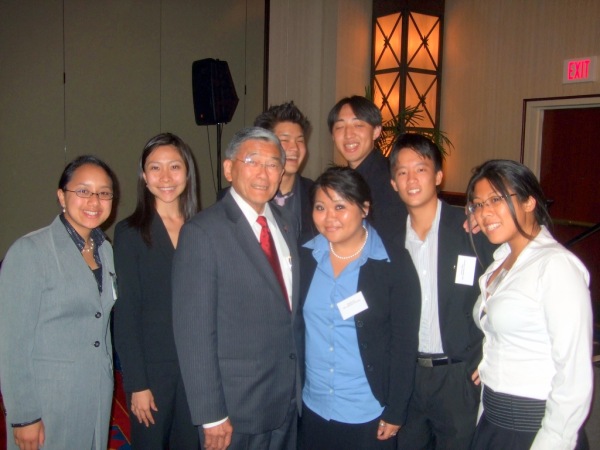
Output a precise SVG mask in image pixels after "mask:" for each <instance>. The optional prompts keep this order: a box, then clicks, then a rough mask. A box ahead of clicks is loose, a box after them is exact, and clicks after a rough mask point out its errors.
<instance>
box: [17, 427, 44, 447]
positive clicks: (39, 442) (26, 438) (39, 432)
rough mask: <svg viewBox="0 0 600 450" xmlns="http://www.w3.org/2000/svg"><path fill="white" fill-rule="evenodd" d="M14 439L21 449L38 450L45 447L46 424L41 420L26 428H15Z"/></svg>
mask: <svg viewBox="0 0 600 450" xmlns="http://www.w3.org/2000/svg"><path fill="white" fill-rule="evenodd" d="M13 437H14V438H15V444H17V446H18V447H19V449H21V450H38V449H39V448H42V447H43V446H44V441H45V440H46V434H45V432H44V422H43V421H41V420H40V421H39V422H36V423H32V424H31V425H26V426H24V427H15V428H13Z"/></svg>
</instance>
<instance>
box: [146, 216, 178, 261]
mask: <svg viewBox="0 0 600 450" xmlns="http://www.w3.org/2000/svg"><path fill="white" fill-rule="evenodd" d="M151 231H152V233H151V234H152V239H153V241H152V245H154V246H156V249H157V250H158V251H160V252H161V253H162V254H163V256H164V257H165V258H166V259H167V260H168V261H170V260H172V259H173V255H174V253H175V249H174V248H173V243H172V242H171V238H170V237H169V232H168V231H167V228H166V227H165V224H164V223H163V221H162V219H161V218H160V216H159V215H158V213H156V212H155V213H154V218H153V219H152V230H151Z"/></svg>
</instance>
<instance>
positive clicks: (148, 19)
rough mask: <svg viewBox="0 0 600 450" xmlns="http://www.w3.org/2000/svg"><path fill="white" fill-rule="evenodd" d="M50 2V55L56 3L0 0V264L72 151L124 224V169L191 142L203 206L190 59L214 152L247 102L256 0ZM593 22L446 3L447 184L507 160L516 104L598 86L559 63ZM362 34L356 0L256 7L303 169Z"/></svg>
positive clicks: (585, 50)
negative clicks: (206, 84) (153, 142)
mask: <svg viewBox="0 0 600 450" xmlns="http://www.w3.org/2000/svg"><path fill="white" fill-rule="evenodd" d="M64 6H65V9H64V19H65V20H64V37H65V41H64V42H65V45H64V48H63V0H45V1H43V2H40V1H33V0H2V1H0V57H1V58H2V60H1V64H2V66H1V70H0V161H1V162H2V164H0V177H1V180H2V181H1V183H2V189H0V211H1V217H0V256H2V255H4V253H5V252H6V249H7V248H8V245H9V244H10V243H11V242H12V241H14V239H16V238H17V237H18V236H20V235H22V234H24V233H25V232H27V231H30V230H33V229H36V228H39V227H41V226H43V225H45V224H47V223H48V222H49V221H50V220H51V219H52V217H53V216H54V215H55V214H56V212H57V211H58V208H57V205H56V202H55V189H56V182H57V179H58V176H59V173H60V171H61V169H62V167H63V165H64V163H65V161H67V160H69V159H71V158H72V157H73V156H75V155H77V154H80V153H84V152H86V153H88V152H89V153H96V154H98V155H100V156H101V157H103V158H105V159H106V160H107V161H108V162H109V163H110V164H111V165H112V166H113V167H114V169H115V170H116V172H117V174H118V176H119V178H120V180H121V183H122V185H123V191H124V193H123V199H122V201H121V204H120V208H119V216H118V218H119V219H120V218H123V217H125V215H127V214H128V213H130V212H131V210H132V208H133V205H134V197H135V193H134V192H135V162H136V160H137V158H138V156H139V153H140V151H141V148H142V146H143V144H144V142H145V141H146V140H147V139H148V138H149V137H150V136H152V135H154V134H156V133H158V132H161V131H173V132H175V133H178V134H180V135H181V136H182V137H183V138H184V139H185V140H186V141H187V142H188V143H189V144H190V145H191V146H192V148H193V149H194V153H195V155H196V157H197V159H198V163H199V166H200V175H201V186H202V202H203V206H208V205H209V204H211V203H212V202H213V200H214V188H213V178H212V173H213V172H212V171H211V169H213V168H214V159H215V151H216V139H215V129H216V127H214V126H212V127H197V126H196V125H195V123H194V118H193V106H192V94H191V64H192V62H193V61H194V60H196V59H202V58H207V57H214V58H219V59H223V60H226V61H228V63H229V66H230V69H231V72H232V75H233V79H234V82H235V84H236V88H237V92H238V96H239V97H240V104H239V105H238V108H237V111H236V114H235V116H234V119H233V121H232V123H230V124H228V125H226V126H225V128H224V134H223V146H225V145H226V144H227V142H228V141H229V139H230V137H231V135H232V134H233V132H235V131H236V130H237V129H239V128H241V127H242V126H243V125H247V124H250V123H251V122H252V121H253V119H254V117H255V116H256V115H257V114H258V113H259V112H260V110H261V109H262V56H263V55H262V52H263V41H262V32H263V13H264V11H263V0H222V1H220V2H213V1H184V0H162V1H161V0H128V1H126V2H125V1H119V0H111V1H102V2H100V1H97V0H96V1H84V0H64ZM598 17H600V2H598V1H597V0H578V1H577V2H573V1H570V0H529V1H525V2H524V1H522V0H504V1H502V2H492V1H485V2H484V1H481V0H446V17H445V42H444V68H443V70H444V73H443V85H442V121H441V125H442V129H443V130H444V131H446V132H447V134H448V136H449V137H450V139H451V140H452V141H453V142H454V144H455V146H456V149H455V150H454V152H453V153H452V155H451V156H450V157H449V158H448V161H447V164H446V183H445V186H444V188H445V189H446V190H449V191H462V190H464V188H465V186H466V182H467V180H468V177H469V174H470V170H471V168H472V167H473V166H475V165H477V164H479V163H481V162H482V161H484V160H486V159H489V158H493V157H506V158H513V159H518V158H519V152H520V140H521V119H522V103H523V99H525V98H534V97H535V98H537V97H556V96H568V95H583V94H598V93H600V83H599V82H595V83H587V84H579V85H562V64H563V60H564V59H566V58H572V57H579V56H590V55H600V27H598V24H597V19H598ZM370 41H371V0H326V1H324V2H323V1H318V0H307V1H305V2H299V1H294V0H271V40H270V72H269V79H270V80H269V93H268V96H269V103H270V104H276V103H280V102H282V101H286V100H294V101H296V103H297V104H298V105H299V107H300V108H301V109H302V110H303V111H304V112H305V113H306V114H307V115H308V116H309V118H310V119H311V121H312V123H313V125H314V132H313V136H312V137H311V140H310V142H309V150H310V154H311V155H310V158H309V161H308V165H307V167H306V170H305V173H306V174H307V175H308V176H311V177H314V176H316V175H318V174H319V173H320V172H321V171H322V169H323V168H324V167H326V166H327V164H329V162H331V161H332V160H333V158H334V151H333V146H332V144H331V140H330V137H329V133H328V130H327V127H326V124H325V120H326V116H327V112H328V111H329V109H330V108H331V106H332V105H333V104H334V103H335V101H336V100H337V99H339V98H341V97H343V96H346V95H351V94H363V93H364V86H365V85H367V84H368V83H369V81H368V79H369V67H370V53H369V52H370V51H369V48H370ZM63 55H64V58H63ZM63 64H64V67H65V71H66V76H67V83H66V85H64V88H63V84H62V73H63ZM244 91H246V94H244ZM208 135H210V152H211V154H212V161H211V159H210V157H209V139H208V137H207V136H208ZM65 143H66V147H65ZM211 164H212V166H211ZM109 234H110V231H109Z"/></svg>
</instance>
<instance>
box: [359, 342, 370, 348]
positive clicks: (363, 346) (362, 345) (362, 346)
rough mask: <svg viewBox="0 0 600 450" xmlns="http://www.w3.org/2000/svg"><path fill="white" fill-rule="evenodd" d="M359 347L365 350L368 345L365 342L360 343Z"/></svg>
mask: <svg viewBox="0 0 600 450" xmlns="http://www.w3.org/2000/svg"><path fill="white" fill-rule="evenodd" d="M360 347H361V348H364V349H366V348H368V347H369V345H368V344H367V343H366V342H361V344H360Z"/></svg>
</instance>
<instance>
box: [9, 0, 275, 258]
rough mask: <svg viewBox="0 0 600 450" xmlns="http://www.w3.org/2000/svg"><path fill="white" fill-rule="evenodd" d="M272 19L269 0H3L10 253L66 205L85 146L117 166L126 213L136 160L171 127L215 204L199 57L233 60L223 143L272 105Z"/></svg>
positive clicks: (206, 198)
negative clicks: (195, 77)
mask: <svg viewBox="0 0 600 450" xmlns="http://www.w3.org/2000/svg"><path fill="white" fill-rule="evenodd" d="M63 6H64V9H63ZM63 18H64V20H63ZM263 29H264V1H263V0H221V1H219V2H213V1H185V0H128V1H122V0H109V1H98V0H93V1H87V0H64V2H63V0H44V1H35V0H2V1H1V2H0V58H1V70H0V161H1V164H0V179H1V183H2V189H0V211H1V218H0V258H2V257H3V255H4V254H5V252H6V250H7V249H8V246H9V245H10V243H12V242H13V241H14V240H15V239H16V238H17V237H19V236H21V235H23V234H25V233H26V232H28V231H31V230H34V229H37V228H39V227H42V226H44V225H46V224H48V223H49V222H50V221H51V220H52V218H53V217H54V216H55V215H56V213H57V212H58V205H57V203H56V200H55V199H56V183H57V181H58V177H59V175H60V172H61V171H62V168H63V167H64V164H65V162H67V161H69V160H71V159H72V158H73V157H75V156H76V155H78V154H82V153H94V154H97V155H98V156H100V157H101V158H103V159H105V160H106V161H107V162H108V163H109V164H110V165H111V167H112V168H113V169H114V170H115V172H116V173H117V176H118V177H119V179H120V181H121V185H122V186H121V187H122V192H123V195H122V198H121V201H120V204H119V211H118V212H119V214H118V217H117V219H118V220H120V219H122V218H124V217H125V216H126V215H128V214H130V213H131V212H132V210H133V207H134V204H135V183H136V162H137V159H138V157H139V155H140V153H141V150H142V147H143V145H144V143H145V142H146V141H147V140H148V138H150V137H151V136H153V135H155V134H158V133H160V132H163V131H171V132H174V133H176V134H179V135H180V136H181V137H182V138H183V139H184V140H185V141H186V142H187V143H188V144H190V146H191V147H192V149H193V150H194V154H195V156H196V159H197V162H198V166H199V171H200V177H201V196H202V204H203V205H204V206H207V205H209V204H211V203H212V202H213V201H214V199H215V190H214V187H213V186H214V185H213V175H212V173H213V172H214V166H215V157H216V126H209V127H198V126H196V124H195V121H194V114H193V102H192V81H191V67H192V62H193V61H195V60H197V59H203V58H218V59H221V60H225V61H227V62H228V63H229V68H230V70H231V73H232V77H233V80H234V83H235V85H236V89H237V93H238V97H239V98H240V103H239V105H238V107H237V110H236V113H235V115H234V117H233V120H232V122H231V123H230V124H227V125H225V127H224V133H223V149H224V148H225V146H226V145H227V143H228V142H229V139H230V137H231V135H232V134H233V133H234V132H235V131H236V130H237V129H239V128H241V127H242V126H244V125H246V124H248V123H251V122H252V120H253V118H254V117H255V116H256V115H257V114H258V113H259V112H260V111H261V110H262V98H263V66H262V60H263V41H264V39H263ZM63 32H64V46H63ZM63 67H64V72H65V73H66V84H64V85H63ZM245 92H246V94H245ZM208 136H210V140H209V137H208ZM209 142H210V145H209ZM209 152H210V153H211V155H209ZM210 156H212V159H211V157H210ZM219 170H220V169H219ZM111 232H112V229H110V230H109V235H110V234H111Z"/></svg>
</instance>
